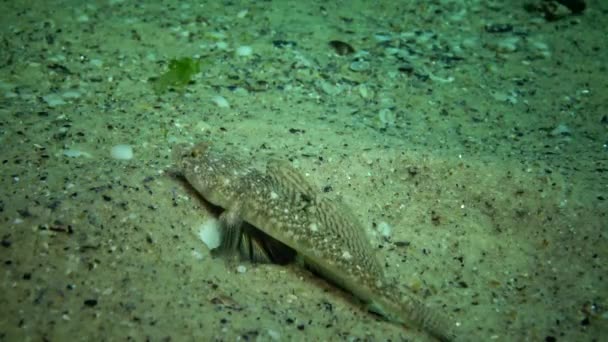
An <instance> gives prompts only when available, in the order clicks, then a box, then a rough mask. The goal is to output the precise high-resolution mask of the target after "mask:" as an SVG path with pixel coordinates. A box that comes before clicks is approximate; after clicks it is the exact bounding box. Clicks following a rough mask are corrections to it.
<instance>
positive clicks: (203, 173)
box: [176, 143, 453, 341]
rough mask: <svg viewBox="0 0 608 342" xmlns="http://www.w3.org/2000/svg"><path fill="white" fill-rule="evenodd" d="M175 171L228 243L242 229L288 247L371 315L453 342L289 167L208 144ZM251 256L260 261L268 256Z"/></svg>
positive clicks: (181, 159) (185, 156)
mask: <svg viewBox="0 0 608 342" xmlns="http://www.w3.org/2000/svg"><path fill="white" fill-rule="evenodd" d="M176 164H177V167H178V170H179V172H180V173H181V174H182V175H183V177H184V178H185V179H186V180H187V181H188V183H189V184H190V185H191V186H192V187H193V188H194V189H195V190H196V191H197V192H198V193H199V194H200V195H201V196H202V197H203V198H204V199H205V200H207V201H208V202H210V203H212V204H214V205H216V206H219V207H222V208H223V209H225V211H224V212H223V213H222V214H221V216H220V219H221V221H222V223H223V229H226V230H228V231H229V232H230V231H232V233H229V234H228V235H232V238H229V239H228V240H231V241H241V240H239V236H240V235H242V232H243V231H242V230H240V229H241V228H240V227H242V226H243V224H244V223H247V224H249V225H251V226H253V227H255V228H256V229H258V230H260V231H261V232H263V233H264V234H266V235H268V236H269V237H271V238H272V239H274V240H277V241H279V242H280V243H282V244H284V245H285V246H288V247H289V248H290V249H291V250H293V251H295V253H296V254H297V257H298V258H299V259H300V260H302V261H303V263H304V264H305V265H306V266H308V267H309V268H311V269H312V270H313V271H315V272H316V273H318V274H320V275H321V276H323V277H325V278H327V279H328V280H329V281H331V282H333V283H335V284H336V285H338V286H340V287H342V288H343V289H345V290H347V291H349V292H351V293H352V294H354V295H355V296H356V297H357V298H359V299H360V300H361V301H362V302H363V303H365V304H366V305H367V306H368V309H370V310H371V311H374V312H376V313H378V314H380V315H382V316H384V317H385V318H387V319H388V320H390V321H393V322H397V323H400V324H405V325H413V326H417V327H419V328H422V329H423V330H426V331H427V332H429V333H430V334H431V335H433V336H434V337H436V338H437V339H439V340H441V341H449V340H451V339H452V338H453V333H452V332H451V327H450V326H449V325H448V324H447V322H448V321H447V319H445V318H444V317H442V316H441V315H439V314H438V313H436V312H434V311H432V310H431V309H430V308H428V307H427V306H426V305H425V304H424V303H423V302H422V301H421V300H419V299H418V298H417V297H416V296H415V295H414V294H412V293H409V292H406V293H403V291H400V290H399V289H398V288H397V287H396V286H393V285H391V284H389V283H388V282H387V279H386V278H385V276H384V274H383V270H382V267H381V265H380V263H379V262H378V260H377V258H376V255H375V252H374V249H373V247H372V246H371V244H370V242H369V240H368V239H367V238H366V234H365V232H364V230H363V227H362V225H361V224H360V223H359V222H358V220H357V219H356V218H355V217H354V215H352V213H351V211H350V210H349V208H348V207H347V206H346V205H344V204H343V203H341V201H339V200H336V199H329V198H327V197H324V196H323V195H322V193H321V192H320V191H318V190H317V189H316V187H315V186H314V185H313V184H312V183H311V182H310V181H309V180H308V179H306V178H305V177H304V176H303V175H301V173H299V172H298V171H297V170H296V169H294V168H293V167H291V165H290V164H288V163H284V162H280V161H270V162H268V163H267V165H266V170H265V172H262V171H260V170H258V169H256V168H254V167H252V166H251V163H247V162H244V161H242V160H239V159H238V158H235V157H233V156H230V155H228V154H225V153H219V152H215V151H213V150H212V149H210V148H209V145H208V144H206V143H201V144H199V145H196V146H195V147H193V148H191V149H185V150H184V149H178V152H177V153H176ZM252 241H253V242H252ZM256 241H257V242H259V241H261V240H259V239H257V238H254V239H252V240H250V243H253V244H255V243H256ZM231 243H235V242H231ZM252 248H254V247H252ZM248 250H249V251H250V252H251V251H252V249H248ZM275 250H277V249H275ZM251 254H252V255H254V254H255V255H262V256H261V257H260V258H261V259H263V258H264V255H265V254H272V252H268V251H267V250H266V252H264V251H262V252H256V253H253V252H251ZM269 259H272V258H269Z"/></svg>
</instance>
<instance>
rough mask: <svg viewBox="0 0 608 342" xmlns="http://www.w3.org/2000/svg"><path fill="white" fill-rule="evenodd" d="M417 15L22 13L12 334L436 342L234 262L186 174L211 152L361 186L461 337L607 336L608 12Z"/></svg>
mask: <svg viewBox="0 0 608 342" xmlns="http://www.w3.org/2000/svg"><path fill="white" fill-rule="evenodd" d="M395 3H396V2H395V1H378V2H375V3H374V4H371V2H369V1H349V2H346V1H336V2H334V1H330V2H327V1H256V2H250V1H209V2H208V3H197V2H183V1H162V2H135V1H121V0H110V1H108V0H106V1H87V2H83V1H73V0H72V1H46V2H19V3H17V2H4V3H3V5H2V11H1V12H2V13H0V20H1V22H2V25H1V30H2V39H1V42H0V43H1V45H2V46H1V47H0V91H1V92H0V156H1V158H0V160H1V169H0V176H1V177H0V189H1V191H0V239H1V243H0V261H1V265H0V267H1V269H2V276H1V278H0V308H1V311H0V341H27V340H32V341H40V340H48V341H66V340H127V339H128V340H137V341H139V340H146V339H149V340H152V341H158V340H174V341H180V340H196V341H206V340H209V341H236V340H245V341H247V340H259V341H269V340H277V341H306V340H308V341H312V340H320V341H341V340H347V341H385V340H391V341H402V340H415V341H424V340H430V338H429V337H428V336H427V335H426V334H425V333H424V332H422V331H418V330H417V329H415V328H412V329H404V328H403V327H400V326H397V325H394V324H391V323H388V322H385V321H383V320H381V319H380V318H379V317H377V316H374V315H372V314H370V313H368V312H366V310H365V309H364V308H362V307H361V305H359V303H358V302H357V301H356V300H355V299H354V298H352V297H351V296H350V295H349V294H347V293H345V292H342V291H340V290H339V289H336V288H335V287H334V286H332V285H331V284H328V283H327V282H325V281H324V280H322V279H319V278H317V277H316V276H314V275H313V274H311V273H310V272H308V271H306V270H303V269H299V268H298V267H297V266H295V265H293V266H291V265H289V266H279V265H266V264H263V265H253V264H251V263H248V262H247V261H239V260H234V259H230V258H218V257H214V256H212V255H211V254H210V251H209V250H208V248H207V247H206V245H205V244H204V243H203V242H202V241H201V240H200V238H199V228H200V226H201V225H202V224H203V223H205V222H206V221H207V220H209V219H210V218H212V217H214V215H217V213H216V212H214V211H213V210H210V207H209V206H208V205H207V204H206V203H205V202H204V201H203V200H202V199H201V197H200V196H198V195H197V194H196V193H194V192H193V191H192V190H191V189H189V188H188V187H187V186H185V184H184V183H183V182H180V181H179V180H178V179H176V178H175V177H173V176H172V165H173V161H172V160H171V150H172V147H173V146H176V145H177V144H180V143H197V142H200V141H209V142H211V143H212V144H213V145H214V146H215V147H216V148H218V149H220V150H222V149H224V150H226V151H227V152H229V153H233V152H234V153H238V154H240V155H243V156H247V157H249V158H251V159H252V160H254V161H253V163H254V165H256V166H259V165H263V163H264V161H265V160H268V159H271V158H274V159H284V160H289V161H291V162H292V164H293V165H294V166H295V167H297V168H299V169H300V170H302V172H304V173H306V174H310V176H311V177H312V179H314V180H315V181H316V183H317V184H318V185H319V187H320V188H321V189H322V190H323V191H325V192H327V193H328V194H329V195H334V196H339V197H342V198H343V200H344V201H345V202H346V203H348V204H349V206H350V207H351V208H352V209H353V211H354V212H355V214H356V216H357V217H358V218H359V220H360V221H361V222H362V223H363V225H364V226H365V227H366V228H367V229H368V232H369V236H370V239H371V241H372V243H373V245H374V246H376V247H377V253H378V256H379V258H380V260H381V261H382V264H383V265H384V266H385V273H386V274H387V276H388V277H389V278H391V279H395V280H396V281H397V282H398V283H400V284H402V285H403V286H404V287H406V286H407V287H410V288H411V289H412V290H413V291H414V292H416V293H417V294H418V296H420V297H421V298H423V299H424V301H425V302H427V303H429V305H430V306H431V307H433V308H435V309H436V310H439V311H443V312H446V313H447V314H449V315H450V316H452V317H454V318H455V320H456V322H457V323H458V324H459V327H458V329H457V331H458V333H459V336H458V340H463V341H468V340H486V341H487V340H496V341H515V340H518V341H524V340H529V341H542V340H544V341H593V340H600V337H601V336H608V328H607V327H608V282H607V281H606V276H607V275H608V266H607V263H606V259H607V258H608V255H607V254H608V241H607V231H606V229H607V226H608V224H607V222H608V218H607V213H608V204H607V203H608V161H607V159H608V158H607V157H608V117H607V115H608V112H607V111H606V108H607V105H608V78H607V77H606V74H607V67H608V47H607V46H606V42H605V37H606V34H607V32H606V31H607V29H606V27H608V25H607V21H608V19H607V16H608V5H607V4H606V3H604V2H601V1H599V0H596V1H588V2H587V4H588V9H587V10H586V11H585V13H584V14H583V15H580V16H568V17H565V18H563V19H561V20H558V21H554V22H548V21H546V20H544V19H543V18H541V17H540V16H539V15H538V14H536V13H530V12H527V11H525V10H524V9H523V5H522V4H523V2H520V1H515V2H511V3H507V4H501V3H500V2H483V1H428V2H418V1H415V2H414V1H411V2H403V3H402V4H395ZM503 24H508V25H503ZM501 25H502V26H501ZM509 25H510V26H509ZM332 40H338V41H341V42H344V43H347V44H349V45H350V46H352V47H353V48H354V52H352V53H350V54H349V53H348V51H345V50H340V49H335V48H334V47H332V46H331V45H330V44H329V42H330V41H332ZM335 45H336V44H334V46H335ZM239 47H241V49H239ZM242 47H250V48H251V52H252V54H251V55H247V53H244V54H245V55H239V54H237V53H236V52H235V51H236V50H238V51H245V52H247V51H249V50H248V48H242ZM342 53H346V54H344V55H342ZM183 57H191V58H200V61H201V70H200V71H201V72H200V73H199V74H197V75H195V76H194V77H193V79H192V81H191V82H190V84H187V85H184V86H183V87H178V89H167V91H164V92H160V93H156V92H155V91H154V89H153V87H152V85H151V82H150V78H158V77H159V76H160V75H162V74H163V73H164V72H165V71H166V70H167V66H168V64H169V61H170V60H172V59H179V58H183ZM218 99H219V100H218ZM221 99H223V100H221ZM224 100H225V101H224ZM118 145H130V146H131V147H132V148H133V158H131V159H116V158H112V156H111V150H112V147H114V146H118Z"/></svg>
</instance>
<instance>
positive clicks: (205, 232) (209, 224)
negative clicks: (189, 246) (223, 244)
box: [198, 218, 220, 249]
mask: <svg viewBox="0 0 608 342" xmlns="http://www.w3.org/2000/svg"><path fill="white" fill-rule="evenodd" d="M198 237H199V238H200V239H201V241H203V243H204V244H205V245H206V246H207V248H209V249H216V248H218V247H219V246H220V224H219V222H218V220H216V219H214V218H210V219H208V220H207V221H205V222H203V224H201V225H200V227H199V228H198Z"/></svg>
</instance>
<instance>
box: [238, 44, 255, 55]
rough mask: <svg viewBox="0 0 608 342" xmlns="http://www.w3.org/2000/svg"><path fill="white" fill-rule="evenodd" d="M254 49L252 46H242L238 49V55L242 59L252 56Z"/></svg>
mask: <svg viewBox="0 0 608 342" xmlns="http://www.w3.org/2000/svg"><path fill="white" fill-rule="evenodd" d="M252 53H253V49H252V48H251V46H247V45H242V46H239V47H238V48H236V55H237V56H241V57H246V56H251V54H252Z"/></svg>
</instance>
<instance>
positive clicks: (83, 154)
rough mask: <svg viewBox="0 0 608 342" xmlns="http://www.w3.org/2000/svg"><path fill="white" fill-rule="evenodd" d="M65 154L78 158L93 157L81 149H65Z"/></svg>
mask: <svg viewBox="0 0 608 342" xmlns="http://www.w3.org/2000/svg"><path fill="white" fill-rule="evenodd" d="M63 155H64V156H66V157H70V158H78V157H87V158H90V157H91V155H90V154H89V153H87V152H84V151H80V150H73V149H69V150H63Z"/></svg>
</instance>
